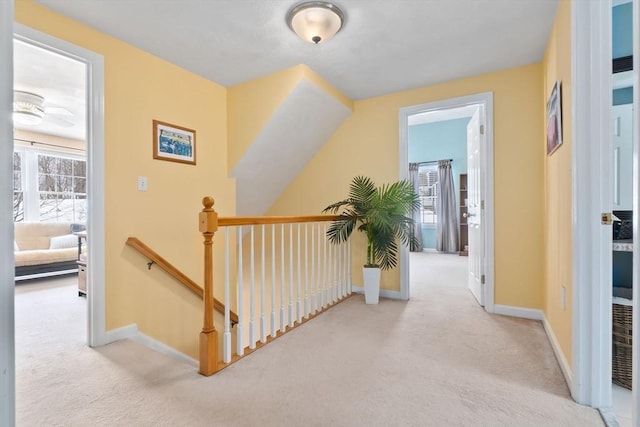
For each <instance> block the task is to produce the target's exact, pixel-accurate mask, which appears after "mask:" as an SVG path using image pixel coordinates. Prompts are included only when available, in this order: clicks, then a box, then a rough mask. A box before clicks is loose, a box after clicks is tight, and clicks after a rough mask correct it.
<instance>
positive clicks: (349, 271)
mask: <svg viewBox="0 0 640 427" xmlns="http://www.w3.org/2000/svg"><path fill="white" fill-rule="evenodd" d="M352 292H353V283H351V245H350V244H349V241H348V240H347V293H348V294H351V293H352Z"/></svg>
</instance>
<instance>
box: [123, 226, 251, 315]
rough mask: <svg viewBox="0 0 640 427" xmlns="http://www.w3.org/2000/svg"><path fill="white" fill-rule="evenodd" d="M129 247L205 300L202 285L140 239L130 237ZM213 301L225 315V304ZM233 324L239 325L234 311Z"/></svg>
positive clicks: (128, 240)
mask: <svg viewBox="0 0 640 427" xmlns="http://www.w3.org/2000/svg"><path fill="white" fill-rule="evenodd" d="M127 245H129V246H131V247H132V248H134V249H135V250H137V251H138V252H140V253H141V254H142V255H144V256H145V257H147V258H149V260H150V261H152V262H153V263H154V264H156V265H157V266H158V267H160V268H161V269H163V270H164V271H166V272H167V273H168V274H169V275H170V276H172V277H173V278H174V279H176V280H177V281H178V282H180V283H181V284H182V285H183V286H184V287H185V288H187V289H189V290H190V291H191V292H193V293H194V294H195V295H196V296H198V298H200V299H202V298H203V296H204V289H202V287H201V286H200V285H198V284H197V283H196V282H194V281H193V280H191V279H190V278H189V277H187V276H186V275H185V274H184V273H182V272H181V271H180V270H178V269H177V268H176V267H174V266H173V264H171V263H170V262H169V261H167V260H166V259H164V258H162V257H161V256H160V255H158V253H157V252H156V251H154V250H153V249H151V248H150V247H149V246H147V245H145V244H144V243H143V242H142V241H141V240H140V239H138V238H136V237H129V238H128V239H127ZM213 301H214V302H213V305H214V308H215V309H216V311H218V312H219V313H222V314H224V304H223V303H221V302H220V301H219V300H217V299H215V298H214V300H213ZM231 322H232V323H233V324H234V325H235V324H236V323H238V315H237V314H236V313H234V312H233V311H232V312H231Z"/></svg>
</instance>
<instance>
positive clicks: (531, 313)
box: [494, 304, 573, 395]
mask: <svg viewBox="0 0 640 427" xmlns="http://www.w3.org/2000/svg"><path fill="white" fill-rule="evenodd" d="M494 309H495V311H494V312H495V314H500V315H502V316H512V317H522V318H524V319H532V320H541V321H542V326H543V327H544V331H545V333H546V334H547V339H549V343H550V344H551V348H552V349H553V354H555V356H556V360H557V361H558V364H559V365H560V370H561V371H562V375H563V376H564V380H565V381H566V382H567V386H568V387H569V390H571V392H572V393H571V394H572V395H573V389H572V385H573V378H572V375H571V367H570V366H569V363H568V362H567V359H566V358H565V356H564V353H563V352H562V349H561V348H560V344H559V343H558V339H557V338H556V335H555V334H554V333H553V329H551V325H549V322H547V318H546V317H545V316H544V313H543V312H542V310H536V309H533V308H523V307H513V306H509V305H500V304H495V305H494Z"/></svg>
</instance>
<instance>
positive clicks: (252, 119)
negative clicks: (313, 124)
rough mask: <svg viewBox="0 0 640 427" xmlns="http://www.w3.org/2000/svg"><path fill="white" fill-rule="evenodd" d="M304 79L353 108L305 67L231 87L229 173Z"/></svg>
mask: <svg viewBox="0 0 640 427" xmlns="http://www.w3.org/2000/svg"><path fill="white" fill-rule="evenodd" d="M302 79H306V80H308V81H309V82H311V83H313V84H314V85H316V86H318V87H319V88H320V89H322V90H323V91H325V92H326V93H328V94H329V95H331V96H333V97H334V98H336V99H337V100H338V101H340V102H342V103H343V104H345V105H346V106H347V107H349V108H350V109H353V102H352V101H351V100H350V99H349V98H347V97H346V96H344V95H343V94H342V93H341V92H340V91H339V90H337V89H336V88H335V87H333V86H332V85H330V84H329V83H328V82H327V81H326V80H324V79H323V78H322V77H320V76H319V75H318V74H316V73H315V72H314V71H313V70H311V69H310V68H309V67H307V66H306V65H296V66H294V67H291V68H287V69H286V70H282V71H278V72H277V73H273V74H270V75H268V76H265V77H261V78H258V79H254V80H251V81H248V82H246V83H242V84H239V85H236V86H232V87H230V88H229V89H228V94H227V113H228V130H229V143H228V145H229V171H233V168H234V167H235V166H236V164H237V163H238V161H240V159H241V158H242V156H243V155H244V154H245V152H246V151H247V149H248V148H249V147H250V146H251V144H252V143H253V141H254V140H255V139H256V137H257V136H258V135H259V134H260V132H261V131H262V130H263V129H264V127H265V126H266V124H267V123H268V122H269V120H270V119H271V116H273V113H275V111H276V110H277V108H278V107H279V106H280V105H281V104H282V103H283V102H284V101H285V99H286V98H287V97H288V96H289V94H290V93H291V91H292V90H293V89H294V88H295V87H296V86H297V84H298V83H299V82H300V81H301V80H302Z"/></svg>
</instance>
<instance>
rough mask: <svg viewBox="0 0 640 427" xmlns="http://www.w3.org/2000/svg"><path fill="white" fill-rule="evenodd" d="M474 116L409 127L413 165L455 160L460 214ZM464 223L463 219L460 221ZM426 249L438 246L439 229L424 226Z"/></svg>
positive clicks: (454, 179)
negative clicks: (468, 144)
mask: <svg viewBox="0 0 640 427" xmlns="http://www.w3.org/2000/svg"><path fill="white" fill-rule="evenodd" d="M469 119H470V117H465V118H462V119H454V120H446V121H443V122H434V123H426V124H422V125H415V126H409V163H419V162H428V161H432V160H442V159H453V162H452V163H451V169H452V171H453V181H454V183H455V191H456V213H457V215H459V214H460V209H459V206H460V205H459V204H460V200H458V195H459V192H458V190H459V188H458V186H459V180H460V174H461V173H467V124H468V123H469ZM458 222H460V218H458ZM422 242H423V246H424V248H433V249H435V247H436V230H435V228H434V227H433V226H426V225H423V226H422Z"/></svg>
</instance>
